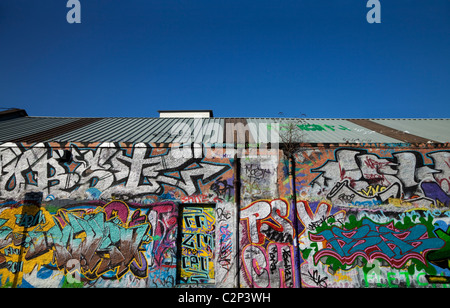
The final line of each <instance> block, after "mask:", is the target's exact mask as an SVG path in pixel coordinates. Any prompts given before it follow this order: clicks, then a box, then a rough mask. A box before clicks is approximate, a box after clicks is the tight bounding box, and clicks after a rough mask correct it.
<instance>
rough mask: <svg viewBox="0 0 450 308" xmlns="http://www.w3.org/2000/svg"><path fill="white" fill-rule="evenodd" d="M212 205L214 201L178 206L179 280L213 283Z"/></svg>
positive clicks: (213, 231)
mask: <svg viewBox="0 0 450 308" xmlns="http://www.w3.org/2000/svg"><path fill="white" fill-rule="evenodd" d="M214 209H215V207H214V205H203V204H188V205H183V206H182V207H181V215H180V217H181V218H180V219H181V220H180V237H179V241H180V243H181V245H180V253H181V255H180V257H179V258H178V283H179V284H213V283H214V281H215V273H214V260H215V256H214V243H215V224H216V218H215V210H214Z"/></svg>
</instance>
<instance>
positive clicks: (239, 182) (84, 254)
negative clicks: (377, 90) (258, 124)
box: [0, 124, 450, 288]
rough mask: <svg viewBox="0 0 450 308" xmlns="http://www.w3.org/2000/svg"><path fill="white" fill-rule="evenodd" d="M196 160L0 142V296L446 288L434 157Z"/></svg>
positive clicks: (448, 234) (446, 230)
mask: <svg viewBox="0 0 450 308" xmlns="http://www.w3.org/2000/svg"><path fill="white" fill-rule="evenodd" d="M321 125H322V124H321ZM322 126H323V127H322V128H320V127H319V126H303V127H301V129H302V130H305V131H307V130H311V131H312V130H322V131H324V130H327V131H330V132H332V131H333V130H335V131H338V130H342V129H345V128H344V127H338V126H335V127H334V126H331V125H330V126H328V125H324V124H323V125H322ZM180 151H182V152H180ZM187 154H189V155H187ZM197 154H198V153H196V152H194V150H193V149H190V148H186V149H182V150H174V149H172V148H167V147H158V146H157V145H155V144H144V143H138V144H128V143H91V144H83V143H73V144H72V143H67V144H57V143H38V144H21V143H18V144H3V145H2V147H1V149H0V170H1V172H0V282H1V286H6V287H84V288H87V287H142V288H148V287H151V288H174V287H197V286H200V287H201V286H208V287H209V286H215V287H242V288H296V287H306V288H340V287H351V288H397V287H404V288H434V287H437V288H447V287H450V266H449V264H450V263H449V262H450V150H448V147H444V146H443V145H420V146H419V145H415V146H413V145H411V144H392V145H386V144H385V145H383V146H381V145H379V144H367V145H366V146H364V144H359V145H351V144H347V145H344V144H340V145H316V146H314V147H313V146H311V147H306V148H304V149H302V150H301V151H299V152H298V153H296V154H295V166H294V165H292V160H290V159H285V157H283V156H282V155H280V156H278V157H276V156H273V157H267V156H264V157H257V156H255V157H245V158H239V159H238V158H237V156H236V157H234V158H231V157H228V158H225V157H214V158H212V157H208V158H205V157H203V156H201V155H200V156H198V155H197ZM235 172H236V174H235Z"/></svg>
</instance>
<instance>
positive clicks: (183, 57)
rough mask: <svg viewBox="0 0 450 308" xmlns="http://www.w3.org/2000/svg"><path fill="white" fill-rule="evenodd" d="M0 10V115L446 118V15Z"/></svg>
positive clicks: (340, 8) (133, 0) (337, 4)
mask: <svg viewBox="0 0 450 308" xmlns="http://www.w3.org/2000/svg"><path fill="white" fill-rule="evenodd" d="M66 3H67V1H66V0H45V1H33V0H26V1H24V0H1V1H0V107H3V108H8V107H18V108H24V109H26V110H27V112H28V114H29V115H30V116H89V117H109V116H114V117H122V116H125V117H155V116H158V113H157V110H161V109H163V110H165V109H174V110H177V109H212V110H213V111H214V115H215V116H216V117H237V116H242V117H277V116H279V113H280V112H283V114H284V115H285V116H299V115H301V114H306V116H307V117H317V118H325V117H332V118H355V117H356V118H359V117H360V118H374V117H387V118H392V117H401V118H403V117H405V118H411V117H446V118H448V117H450V108H449V103H450V99H449V97H450V1H448V0H427V1H423V0H422V1H418V0H380V3H381V23H380V24H369V23H368V22H367V21H366V14H367V12H368V11H369V10H370V8H367V7H366V4H367V0H322V1H318V0H292V1H284V0H278V1H274V0H273V1H272V0H258V1H255V0H254V1H247V0H239V1H235V0H226V1H225V0H224V1H222V0H220V1H218V0H209V1H203V0H122V1H118V0H80V3H81V24H69V23H68V22H67V21H66V14H67V12H68V11H69V8H67V7H66Z"/></svg>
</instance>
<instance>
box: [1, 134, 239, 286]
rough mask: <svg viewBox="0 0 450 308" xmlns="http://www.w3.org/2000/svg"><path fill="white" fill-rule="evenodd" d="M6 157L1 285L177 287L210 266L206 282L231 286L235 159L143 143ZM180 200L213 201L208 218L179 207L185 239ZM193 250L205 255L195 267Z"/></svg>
mask: <svg viewBox="0 0 450 308" xmlns="http://www.w3.org/2000/svg"><path fill="white" fill-rule="evenodd" d="M0 155H1V177H0V187H1V189H0V196H1V200H2V201H1V202H2V204H1V208H0V278H1V285H2V286H13V287H125V286H126V287H130V286H133V287H175V286H176V285H177V284H179V283H180V281H181V280H182V279H187V278H186V277H185V275H184V274H185V273H186V272H189V271H191V272H192V271H193V269H194V268H195V269H197V270H200V269H203V267H202V266H203V265H206V268H208V269H211V271H210V272H209V273H207V277H206V278H207V279H206V280H208V279H209V278H214V276H217V277H218V278H220V279H218V280H217V284H218V285H219V286H220V285H224V286H227V285H234V274H231V275H229V274H230V273H233V272H234V271H233V269H232V268H231V267H230V266H231V265H232V264H234V260H233V258H234V257H233V254H234V250H233V249H234V245H233V243H232V242H231V241H232V240H233V237H232V234H233V230H234V221H233V220H232V217H231V213H234V212H235V211H234V210H233V209H232V208H230V207H232V206H233V204H232V203H230V201H232V196H233V192H232V186H231V185H230V183H232V182H233V178H232V176H233V175H232V173H231V169H232V168H231V164H230V161H229V160H228V159H220V158H219V159H218V158H216V159H206V158H204V157H203V155H201V153H200V155H199V153H196V152H195V151H194V150H193V149H190V148H189V149H183V150H172V149H170V148H160V147H157V146H155V145H152V144H142V143H141V144H125V143H98V144H74V143H70V144H56V143H52V144H50V143H39V144H28V145H27V144H3V145H2V148H1V149H0ZM183 203H186V204H192V203H206V204H216V206H214V207H211V208H210V209H209V210H208V212H207V214H208V217H210V218H211V219H212V220H211V219H210V220H207V221H205V220H201V219H200V220H199V219H198V217H194V216H195V215H191V216H192V217H193V218H192V219H188V216H189V215H188V214H187V213H186V212H182V213H181V214H182V219H183V221H184V224H183V226H184V227H185V228H184V229H182V230H181V231H182V233H181V236H182V238H181V239H180V226H181V224H180V217H179V216H180V209H181V208H180V205H181V204H183ZM215 211H217V217H220V220H218V223H217V224H219V223H220V228H219V230H217V229H216V221H215V217H216V213H215ZM196 223H198V225H196ZM204 223H206V225H204ZM186 224H188V225H186ZM205 226H208V229H207V230H206V231H207V233H205V230H204V227H205ZM188 232H189V236H191V237H192V238H195V239H199V241H198V242H196V245H198V246H196V247H195V249H193V250H188V249H187V246H186V245H190V244H192V243H193V242H192V241H188V239H187V238H184V236H186V235H187V233H188ZM218 232H222V233H223V235H222V236H219V237H217V239H218V240H217V242H218V243H217V244H216V243H215V241H216V233H218ZM181 243H185V244H186V245H180V244H181ZM185 246H186V247H185ZM180 247H181V249H180ZM202 249H203V250H202ZM208 249H209V250H208ZM194 250H195V253H196V254H198V258H199V259H201V258H204V257H205V256H204V255H208V256H209V257H208V261H207V262H206V263H204V262H199V263H198V264H197V265H196V264H194V263H195V262H194V256H192V252H193V251H194ZM215 256H219V257H220V259H218V258H215ZM177 260H181V261H183V263H184V264H185V265H186V268H183V269H184V271H183V272H182V273H180V272H179V270H178V269H177V265H178V262H177ZM215 262H219V263H220V266H217V269H216V273H215V272H214V263H215ZM188 278H189V279H190V281H188V282H189V283H196V284H199V283H203V282H205V280H204V279H200V278H198V277H188Z"/></svg>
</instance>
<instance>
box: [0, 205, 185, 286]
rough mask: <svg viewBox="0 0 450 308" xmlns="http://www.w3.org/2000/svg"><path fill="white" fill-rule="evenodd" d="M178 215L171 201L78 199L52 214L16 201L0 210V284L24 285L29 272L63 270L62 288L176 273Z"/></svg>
mask: <svg viewBox="0 0 450 308" xmlns="http://www.w3.org/2000/svg"><path fill="white" fill-rule="evenodd" d="M177 213H178V211H177V208H176V206H175V205H174V204H173V203H162V204H154V205H152V206H148V205H146V206H141V205H138V204H133V205H129V204H127V203H125V202H123V201H118V200H114V201H111V202H108V203H106V204H104V205H98V202H96V203H90V202H85V203H80V204H76V205H74V206H70V207H68V208H59V209H57V210H56V211H55V212H54V213H51V212H49V209H48V208H45V207H42V206H36V205H29V204H20V203H17V204H14V205H13V206H9V207H6V208H3V210H2V212H1V213H0V223H1V226H0V237H1V239H0V240H1V243H0V247H1V248H0V262H1V263H0V275H1V279H2V284H7V283H8V282H9V283H15V284H16V285H21V284H24V283H25V284H27V283H29V282H27V279H28V277H29V276H30V274H31V277H32V276H33V274H34V275H36V276H37V277H40V276H49V277H50V275H51V274H52V273H54V272H58V273H60V274H62V275H59V281H57V284H58V285H60V286H61V285H62V284H65V283H69V284H70V283H72V284H73V283H74V282H76V283H78V284H81V285H89V284H91V283H98V282H99V279H100V280H104V281H106V280H121V278H122V277H124V276H125V275H128V276H129V277H133V278H134V279H144V280H145V281H148V280H149V276H150V278H152V280H151V281H150V282H151V283H154V281H155V280H156V278H155V275H156V274H155V272H158V271H159V272H161V271H166V272H171V273H170V275H171V276H172V277H174V276H175V266H176V262H175V255H176V242H175V241H176V228H174V227H175V226H176V224H177ZM158 275H161V273H158ZM158 278H159V279H161V278H160V277H158ZM150 282H149V284H151V283H150ZM165 282H166V283H167V277H166V278H165Z"/></svg>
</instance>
